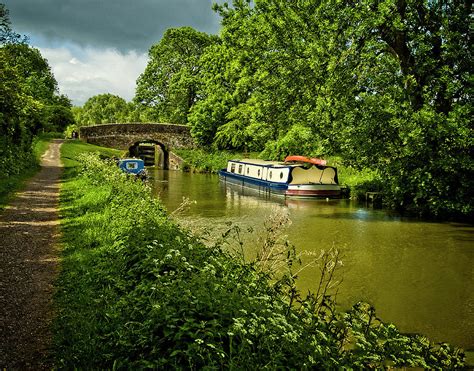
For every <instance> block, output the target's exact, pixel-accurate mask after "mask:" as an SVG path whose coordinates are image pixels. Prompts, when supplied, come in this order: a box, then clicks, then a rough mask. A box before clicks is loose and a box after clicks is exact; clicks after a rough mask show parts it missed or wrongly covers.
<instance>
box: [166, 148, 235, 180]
mask: <svg viewBox="0 0 474 371" xmlns="http://www.w3.org/2000/svg"><path fill="white" fill-rule="evenodd" d="M175 152H176V153H177V154H178V155H179V156H180V157H181V158H182V159H183V160H184V166H183V168H184V170H185V171H193V172H200V173H216V174H217V172H218V171H219V170H221V169H224V168H226V167H227V161H228V160H231V159H235V158H241V157H242V153H236V152H226V151H216V152H207V151H204V150H202V149H176V150H175Z"/></svg>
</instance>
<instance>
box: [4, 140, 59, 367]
mask: <svg viewBox="0 0 474 371" xmlns="http://www.w3.org/2000/svg"><path fill="white" fill-rule="evenodd" d="M60 145H61V141H60V140H56V141H54V142H52V143H51V144H50V146H49V149H48V151H47V152H46V153H45V155H44V156H43V158H42V162H41V170H40V172H39V173H38V174H37V175H36V176H35V177H34V178H32V179H31V180H30V181H29V182H28V184H27V186H26V188H25V190H24V191H22V192H20V193H18V194H17V195H16V197H15V199H14V200H13V201H12V202H11V203H10V205H9V206H8V207H7V209H6V210H5V211H4V212H3V213H2V214H0V369H3V368H7V369H9V370H10V369H22V370H23V369H34V370H38V369H50V368H51V367H52V362H51V356H50V353H49V351H50V346H51V328H50V327H51V326H50V325H51V320H52V293H53V280H54V278H55V276H56V272H57V270H58V248H57V244H58V240H59V214H58V204H59V178H60V174H61V167H60V160H59V158H60V156H59V147H60Z"/></svg>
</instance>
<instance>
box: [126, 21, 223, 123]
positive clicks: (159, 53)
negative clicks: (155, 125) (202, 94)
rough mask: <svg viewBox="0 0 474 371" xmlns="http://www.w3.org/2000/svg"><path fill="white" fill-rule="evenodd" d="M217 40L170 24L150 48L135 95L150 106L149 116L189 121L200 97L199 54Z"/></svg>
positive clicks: (141, 103)
mask: <svg viewBox="0 0 474 371" xmlns="http://www.w3.org/2000/svg"><path fill="white" fill-rule="evenodd" d="M213 40H214V37H213V36H209V35H207V34H205V33H203V32H198V31H196V30H194V29H192V28H191V27H181V28H170V29H168V30H167V31H166V32H165V34H164V35H163V38H162V39H161V41H160V42H159V43H158V44H155V45H153V46H152V47H151V48H150V51H149V53H148V54H149V61H148V65H147V67H146V69H145V72H144V73H143V74H142V75H140V77H139V78H138V81H137V89H136V96H135V101H136V102H137V103H138V104H139V105H141V106H142V107H146V108H148V110H146V111H145V112H147V116H148V115H151V117H147V119H148V120H149V119H150V118H151V121H159V122H172V123H177V124H186V123H187V121H188V120H187V115H188V113H189V110H190V109H191V107H192V106H193V105H194V104H195V102H196V101H197V100H198V95H197V90H198V84H199V80H198V78H197V76H198V73H199V69H200V66H199V63H198V62H199V58H200V56H201V54H202V53H203V52H204V50H205V49H206V47H208V46H209V45H211V44H212V42H213Z"/></svg>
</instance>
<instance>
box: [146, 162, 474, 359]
mask: <svg viewBox="0 0 474 371" xmlns="http://www.w3.org/2000/svg"><path fill="white" fill-rule="evenodd" d="M151 175H152V176H153V180H152V183H153V189H154V192H155V193H156V194H157V195H159V197H160V198H161V200H162V201H163V203H164V205H165V206H166V207H167V209H168V210H169V211H170V212H172V211H173V210H175V209H176V208H177V207H178V206H179V205H180V204H181V203H182V200H183V197H187V198H189V199H190V200H192V201H195V203H193V204H191V205H190V207H189V208H188V209H187V210H185V212H184V213H182V214H181V215H180V218H181V219H182V220H183V221H184V224H188V225H192V226H193V228H194V229H195V230H197V231H198V230H202V228H206V229H210V230H211V231H214V234H216V235H218V234H219V231H223V230H225V229H226V228H228V224H226V223H229V222H233V223H235V224H236V225H238V226H240V227H241V229H242V230H246V229H247V228H249V227H250V228H252V229H253V230H254V232H253V233H247V234H246V236H244V240H245V242H246V249H247V250H246V254H248V255H249V256H250V255H252V251H251V250H252V248H255V246H256V245H257V235H258V231H259V230H261V229H262V227H263V221H264V220H265V218H267V217H268V216H269V215H270V214H271V213H272V211H273V210H275V208H276V209H283V211H287V212H288V213H289V216H290V219H291V222H292V223H291V226H290V227H288V228H287V230H286V231H285V233H286V234H287V236H288V239H289V240H290V242H291V243H292V244H293V245H295V246H296V248H297V250H298V251H299V252H303V264H304V263H305V261H306V262H308V261H310V260H311V257H312V256H313V257H314V256H318V255H319V254H320V252H321V250H323V249H324V250H328V249H330V248H331V247H333V246H334V247H335V248H337V249H338V250H339V251H340V252H341V254H342V262H343V266H342V268H341V269H340V270H339V273H338V278H340V279H341V278H342V282H341V283H340V285H339V292H338V295H337V302H338V303H339V305H340V306H341V307H342V308H349V307H350V306H351V305H353V304H354V303H356V302H357V301H361V300H363V301H367V302H369V303H371V304H373V305H374V306H375V308H376V310H377V315H378V317H379V318H381V319H382V320H384V321H388V322H393V323H394V324H396V325H397V326H398V328H399V329H400V330H402V331H404V332H412V333H421V334H423V335H426V336H428V337H429V338H430V339H431V340H433V341H446V342H449V343H451V344H453V345H456V346H460V347H463V348H464V349H466V350H468V349H470V350H472V349H474V270H473V263H474V226H473V225H469V224H461V223H434V222H427V221H422V220H418V219H407V218H401V217H399V216H396V215H392V214H389V213H387V212H385V211H382V210H373V209H371V208H365V207H363V206H360V205H356V204H355V203H352V202H351V201H349V200H330V201H327V200H289V199H285V198H282V197H272V198H268V197H265V195H263V194H259V193H258V192H256V191H254V190H249V189H242V188H240V187H235V186H230V185H226V184H223V183H220V182H219V179H218V177H217V176H216V175H208V174H190V173H182V172H179V171H164V170H155V171H154V172H152V174H151ZM211 234H212V232H211ZM253 253H255V252H253ZM319 277H320V274H319V269H318V268H317V267H313V266H310V267H308V268H306V269H305V270H303V271H302V272H301V273H300V274H299V284H298V285H299V288H300V289H301V291H302V292H307V291H308V290H311V291H315V290H316V289H317V285H318V281H319Z"/></svg>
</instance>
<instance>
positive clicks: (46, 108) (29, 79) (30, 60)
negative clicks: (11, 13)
mask: <svg viewBox="0 0 474 371" xmlns="http://www.w3.org/2000/svg"><path fill="white" fill-rule="evenodd" d="M0 39H1V46H0V80H1V81H2V83H1V84H0V107H1V108H0V109H1V111H0V158H1V161H0V172H1V173H2V174H5V175H7V176H8V175H9V174H11V173H18V172H19V171H20V170H21V168H22V167H24V166H28V164H29V163H30V162H31V142H32V139H33V136H35V135H36V134H37V133H39V132H40V131H62V130H64V128H65V127H66V126H67V125H69V124H70V123H72V122H73V117H72V114H71V112H70V108H71V103H70V101H69V99H68V98H67V97H66V96H63V95H59V93H58V87H57V82H56V80H55V78H54V76H53V74H52V72H51V68H50V67H49V65H48V62H47V60H46V59H44V58H43V56H42V55H41V53H40V52H39V50H38V49H35V48H32V47H31V46H29V45H28V44H27V43H26V40H25V38H22V37H21V36H20V35H18V34H16V33H15V32H14V31H13V30H12V29H11V25H10V20H9V18H8V11H7V9H6V8H5V6H4V5H3V4H0Z"/></svg>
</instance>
